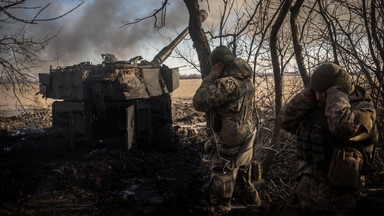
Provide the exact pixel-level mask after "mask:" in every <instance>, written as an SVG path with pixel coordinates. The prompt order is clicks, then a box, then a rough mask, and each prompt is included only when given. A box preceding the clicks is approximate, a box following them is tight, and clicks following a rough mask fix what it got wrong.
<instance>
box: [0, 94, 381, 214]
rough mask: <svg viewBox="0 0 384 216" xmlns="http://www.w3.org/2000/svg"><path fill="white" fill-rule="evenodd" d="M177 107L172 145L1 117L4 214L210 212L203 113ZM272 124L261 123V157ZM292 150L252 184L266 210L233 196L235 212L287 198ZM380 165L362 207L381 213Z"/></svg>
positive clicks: (186, 105) (40, 119)
mask: <svg viewBox="0 0 384 216" xmlns="http://www.w3.org/2000/svg"><path fill="white" fill-rule="evenodd" d="M172 108H173V122H174V123H173V131H174V135H173V136H174V137H173V138H174V145H173V147H172V148H168V149H164V148H161V147H156V146H155V147H154V148H151V149H149V148H144V147H141V146H136V145H134V146H133V148H132V149H131V150H129V151H126V150H125V149H124V146H121V145H120V144H117V143H116V142H114V140H98V141H96V142H93V143H83V144H79V145H76V146H74V147H73V148H70V147H69V146H68V142H67V140H66V138H65V136H64V135H63V131H60V130H58V129H55V128H51V121H52V119H51V112H50V110H48V109H40V110H36V111H35V112H32V113H30V114H24V115H21V116H16V117H6V118H5V117H2V118H0V129H1V132H0V215H39V216H40V215H132V216H135V215H202V216H204V215H210V205H209V190H208V183H209V178H210V175H209V158H208V157H207V155H205V154H204V149H203V146H204V142H205V140H206V138H207V135H206V132H205V129H204V126H205V123H204V122H205V120H204V115H203V114H202V113H198V112H195V111H194V109H193V108H192V103H191V99H190V98H189V99H188V98H184V99H177V100H174V101H173V104H172ZM268 128H269V126H268V124H266V123H265V124H262V126H261V127H260V130H261V132H260V136H261V137H260V139H259V140H258V142H257V145H258V147H257V148H256V149H255V150H256V151H257V153H256V154H255V155H256V156H257V157H258V158H260V160H262V159H263V155H265V151H266V149H267V148H266V147H264V145H265V144H263V142H266V141H265V140H267V138H266V137H267V136H269V135H270V131H271V130H270V129H268ZM285 138H287V137H285ZM264 139H265V140H264ZM283 142H285V141H284V136H283ZM287 142H288V140H287ZM379 151H381V150H379ZM294 155H295V154H294V151H293V150H292V149H291V148H289V147H286V148H285V149H284V148H283V149H280V150H279V152H278V153H277V154H276V158H275V160H274V164H273V165H272V167H271V171H270V175H269V176H268V178H267V179H261V180H259V181H257V182H255V185H256V187H257V188H258V190H259V191H260V196H261V197H262V202H263V206H262V207H261V208H256V207H247V208H245V207H244V206H241V205H239V204H238V202H237V197H236V196H235V197H234V200H233V203H234V211H233V212H232V213H231V215H266V214H268V212H269V210H270V209H271V208H272V209H273V208H274V207H276V205H278V204H282V203H284V201H285V200H287V197H288V193H289V188H290V187H291V186H292V185H293V184H294V183H295V181H296V179H295V175H296V170H297V164H296V163H295V156H294ZM376 164H379V165H380V164H382V162H380V161H378V162H377V163H376ZM376 170H377V173H374V174H372V176H370V180H369V182H368V183H369V186H370V187H371V188H375V190H371V191H368V192H370V193H369V194H368V195H367V196H366V198H365V199H363V200H362V202H361V203H360V208H359V212H365V213H366V212H367V211H368V210H372V209H373V208H378V209H377V210H376V209H375V211H376V212H379V213H382V212H381V210H382V209H380V208H379V207H380V206H383V205H382V204H383V203H384V202H383V199H384V196H383V195H384V193H383V190H382V189H380V188H382V186H383V185H382V184H383V181H384V180H383V177H384V175H383V173H379V171H380V168H377V169H376ZM378 215H380V214H378Z"/></svg>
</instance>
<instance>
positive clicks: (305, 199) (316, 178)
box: [279, 63, 378, 215]
mask: <svg viewBox="0 0 384 216" xmlns="http://www.w3.org/2000/svg"><path fill="white" fill-rule="evenodd" d="M279 122H280V125H281V127H282V128H283V129H285V130H287V131H288V132H291V133H294V134H296V135H297V139H298V140H297V151H298V153H299V156H300V157H301V159H302V162H301V164H300V165H299V181H298V183H297V185H296V186H295V187H294V188H293V190H292V192H291V197H290V201H289V205H288V206H287V207H286V208H284V210H285V212H284V215H302V214H303V213H304V215H320V214H321V215H336V214H337V215H352V214H353V213H354V211H355V207H356V203H357V199H358V198H359V194H360V191H361V189H362V186H363V183H364V174H365V172H366V171H367V169H368V168H369V167H370V165H371V163H372V160H373V146H374V143H375V142H377V140H378V131H377V126H376V111H375V109H374V107H373V105H372V102H371V98H370V97H369V96H368V94H367V93H366V91H365V90H364V89H363V88H362V87H360V86H354V85H353V83H352V80H351V77H350V75H349V74H348V73H347V72H346V71H345V70H344V69H342V68H341V67H340V66H338V65H336V64H333V63H324V64H321V65H320V66H319V67H318V68H317V69H316V70H315V71H314V72H313V75H312V77H311V79H310V84H309V88H307V89H305V90H303V91H302V92H300V93H299V94H297V95H296V96H295V97H294V98H293V99H292V100H291V101H290V102H289V103H287V104H286V106H285V107H284V108H283V110H282V112H281V114H280V116H279Z"/></svg>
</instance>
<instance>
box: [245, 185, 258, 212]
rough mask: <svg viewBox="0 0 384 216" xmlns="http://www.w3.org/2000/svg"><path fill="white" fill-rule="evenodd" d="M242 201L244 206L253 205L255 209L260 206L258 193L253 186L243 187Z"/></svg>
mask: <svg viewBox="0 0 384 216" xmlns="http://www.w3.org/2000/svg"><path fill="white" fill-rule="evenodd" d="M243 199H244V204H247V205H255V206H257V207H259V206H261V200H260V197H259V193H258V192H257V190H256V188H255V186H253V185H249V186H245V187H244V190H243Z"/></svg>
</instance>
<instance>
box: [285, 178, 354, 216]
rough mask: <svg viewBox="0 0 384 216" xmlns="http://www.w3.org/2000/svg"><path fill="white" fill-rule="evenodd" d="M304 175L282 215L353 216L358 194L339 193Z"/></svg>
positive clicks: (326, 183) (327, 185) (327, 184)
mask: <svg viewBox="0 0 384 216" xmlns="http://www.w3.org/2000/svg"><path fill="white" fill-rule="evenodd" d="M324 179H325V178H324ZM324 179H321V180H319V179H318V178H316V177H314V176H312V175H308V174H304V175H302V176H301V178H300V180H299V182H298V183H297V184H296V186H295V187H294V188H293V190H292V191H291V194H290V199H289V203H288V205H287V206H285V207H284V210H283V214H284V215H338V216H341V215H345V216H347V215H353V214H354V212H355V208H356V205H357V199H358V192H356V191H345V190H344V191H340V190H337V189H335V188H333V187H332V186H331V185H330V184H329V183H328V181H327V180H324Z"/></svg>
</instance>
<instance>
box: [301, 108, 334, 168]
mask: <svg viewBox="0 0 384 216" xmlns="http://www.w3.org/2000/svg"><path fill="white" fill-rule="evenodd" d="M317 107H318V108H317V109H316V110H314V111H312V112H310V113H309V114H308V115H307V116H306V118H305V120H306V121H305V122H303V124H302V126H301V127H299V129H298V130H297V142H296V145H297V152H298V153H299V156H301V157H302V158H303V159H304V160H305V161H307V162H308V163H311V164H312V163H314V164H324V165H326V164H327V162H328V161H329V159H330V154H331V153H332V145H333V137H332V135H331V134H330V133H329V131H328V123H327V118H326V116H325V114H324V109H325V106H324V103H318V106H317Z"/></svg>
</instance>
